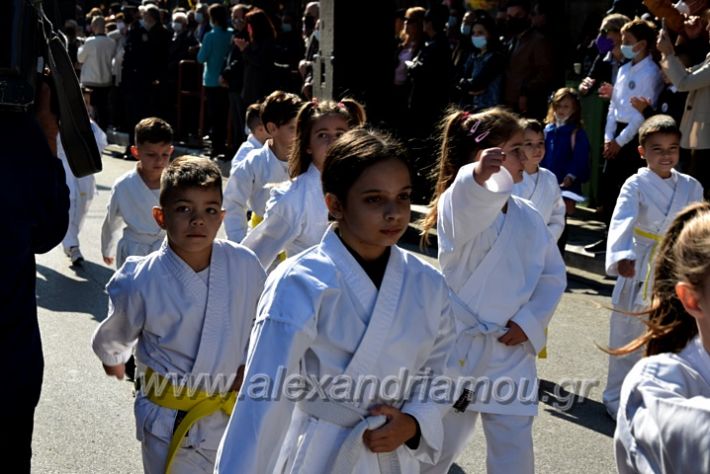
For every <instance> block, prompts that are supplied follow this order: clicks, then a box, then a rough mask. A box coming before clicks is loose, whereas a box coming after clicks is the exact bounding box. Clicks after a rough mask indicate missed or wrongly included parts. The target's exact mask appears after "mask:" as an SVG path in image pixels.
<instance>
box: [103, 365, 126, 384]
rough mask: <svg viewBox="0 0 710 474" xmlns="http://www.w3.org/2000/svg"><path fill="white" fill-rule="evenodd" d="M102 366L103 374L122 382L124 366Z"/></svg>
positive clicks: (124, 371) (124, 372) (124, 373)
mask: <svg viewBox="0 0 710 474" xmlns="http://www.w3.org/2000/svg"><path fill="white" fill-rule="evenodd" d="M103 366H104V372H106V375H110V376H112V377H116V378H117V379H118V380H123V377H124V376H125V375H126V364H118V365H106V364H103Z"/></svg>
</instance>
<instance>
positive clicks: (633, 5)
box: [606, 0, 646, 18]
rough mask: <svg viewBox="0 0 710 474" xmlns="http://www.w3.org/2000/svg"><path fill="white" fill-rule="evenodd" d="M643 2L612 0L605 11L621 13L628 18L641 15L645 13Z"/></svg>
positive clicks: (608, 13) (639, 0)
mask: <svg viewBox="0 0 710 474" xmlns="http://www.w3.org/2000/svg"><path fill="white" fill-rule="evenodd" d="M643 3H644V2H643V1H642V0H614V1H613V2H612V4H611V8H609V10H607V12H606V13H607V15H611V14H612V13H621V14H622V15H624V16H627V17H629V18H635V17H641V15H643V14H644V13H646V8H644V6H643Z"/></svg>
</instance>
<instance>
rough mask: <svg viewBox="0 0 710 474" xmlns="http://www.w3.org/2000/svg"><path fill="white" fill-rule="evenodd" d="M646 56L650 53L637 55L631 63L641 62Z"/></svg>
mask: <svg viewBox="0 0 710 474" xmlns="http://www.w3.org/2000/svg"><path fill="white" fill-rule="evenodd" d="M646 56H648V53H643V54H639V55H638V56H636V57H635V58H634V59H632V60H631V64H634V65H636V64H638V63H640V62H641V61H643V60H644V59H646Z"/></svg>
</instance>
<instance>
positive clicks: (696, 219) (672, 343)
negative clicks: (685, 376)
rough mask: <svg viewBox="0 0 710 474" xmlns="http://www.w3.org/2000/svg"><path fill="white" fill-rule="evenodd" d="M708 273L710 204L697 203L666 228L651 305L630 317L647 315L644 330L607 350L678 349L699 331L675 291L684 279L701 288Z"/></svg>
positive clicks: (651, 351) (657, 351)
mask: <svg viewBox="0 0 710 474" xmlns="http://www.w3.org/2000/svg"><path fill="white" fill-rule="evenodd" d="M708 273H710V204H708V203H707V202H705V201H703V202H696V203H694V204H691V205H689V206H688V207H686V208H685V209H683V210H682V211H681V212H679V213H678V215H676V217H675V219H674V220H673V223H672V224H671V226H670V227H669V228H668V231H667V232H666V235H665V237H664V238H663V241H662V242H661V246H660V248H659V250H658V258H657V259H656V263H655V271H654V276H653V278H654V280H653V292H652V298H651V308H650V309H649V310H648V311H646V312H643V313H640V314H629V317H643V316H648V320H647V321H644V322H645V324H646V326H647V328H646V332H645V333H644V334H642V335H641V336H639V337H637V338H636V339H634V340H633V341H631V342H630V343H628V344H627V345H625V346H623V347H620V348H616V349H614V348H612V349H609V350H607V352H608V353H610V354H612V355H626V354H630V353H631V352H634V351H636V350H637V349H639V348H640V347H643V346H646V355H647V356H650V355H655V354H661V353H663V352H680V351H681V350H683V348H684V347H685V346H686V345H687V344H688V342H689V341H690V340H691V339H693V338H694V337H695V336H696V335H697V334H698V327H697V324H696V322H695V319H694V318H693V317H692V316H690V315H689V314H688V313H687V312H686V310H685V308H684V307H683V304H682V303H681V301H680V300H679V299H678V296H677V295H676V292H675V286H676V283H678V282H680V281H683V282H687V283H690V284H691V285H693V286H694V287H695V288H697V289H699V290H703V291H707V290H708V288H704V283H705V279H706V278H707V276H708Z"/></svg>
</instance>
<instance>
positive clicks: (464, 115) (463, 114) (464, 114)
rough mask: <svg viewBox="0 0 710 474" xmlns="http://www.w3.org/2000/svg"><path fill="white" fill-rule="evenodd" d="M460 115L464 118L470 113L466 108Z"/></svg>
mask: <svg viewBox="0 0 710 474" xmlns="http://www.w3.org/2000/svg"><path fill="white" fill-rule="evenodd" d="M461 115H462V118H463V119H464V120H466V119H467V118H468V117H469V116H470V115H471V113H470V112H469V111H468V110H464V111H463V112H461Z"/></svg>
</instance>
